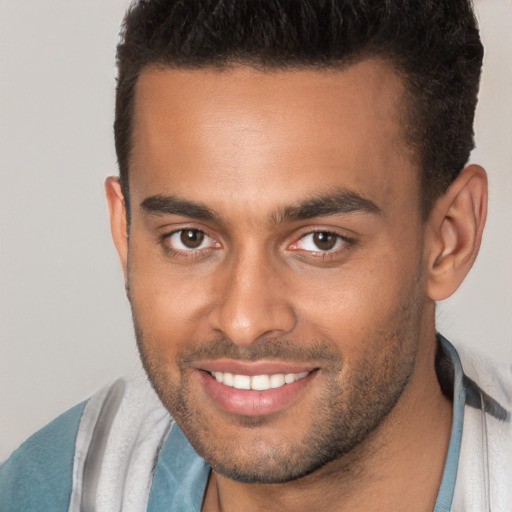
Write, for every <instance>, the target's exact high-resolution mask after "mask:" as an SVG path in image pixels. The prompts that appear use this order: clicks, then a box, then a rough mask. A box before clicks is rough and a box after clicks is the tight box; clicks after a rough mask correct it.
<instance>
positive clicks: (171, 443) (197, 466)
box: [147, 423, 210, 512]
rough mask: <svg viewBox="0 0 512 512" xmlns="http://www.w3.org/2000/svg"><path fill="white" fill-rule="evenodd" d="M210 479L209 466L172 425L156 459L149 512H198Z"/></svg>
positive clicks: (177, 428) (175, 426) (176, 427)
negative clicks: (166, 511)
mask: <svg viewBox="0 0 512 512" xmlns="http://www.w3.org/2000/svg"><path fill="white" fill-rule="evenodd" d="M209 475H210V466H209V465H208V464H206V462H205V461H204V459H203V458H202V457H200V456H199V455H198V454H197V453H196V451H195V450H194V449H193V448H192V446H191V445H190V443H189V442H188V439H187V438H186V437H185V435H184V434H183V432H182V431H181V430H180V428H179V427H178V425H177V424H176V423H173V425H172V427H171V431H170V432H169V435H168V436H167V439H166V440H165V442H164V445H163V447H162V450H161V451H160V455H159V457H158V462H157V466H156V469H155V473H154V476H153V484H152V486H151V493H150V495H149V501H148V508H147V510H148V512H162V511H164V510H168V511H172V512H200V511H201V506H202V503H203V496H204V492H205V490H206V484H207V482H208V477H209Z"/></svg>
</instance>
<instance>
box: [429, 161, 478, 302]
mask: <svg viewBox="0 0 512 512" xmlns="http://www.w3.org/2000/svg"><path fill="white" fill-rule="evenodd" d="M486 216H487V175H486V174H485V171H484V169H483V168H482V167H480V166H478V165H468V166H467V167H465V168H464V169H463V170H462V172H461V173H460V174H459V176H458V177H457V178H456V179H455V180H454V181H453V183H452V184H451V185H450V187H449V188H448V190H447V191H446V193H445V194H444V195H443V196H442V197H440V198H439V199H438V201H437V202H436V204H435V206H434V208H433V210H432V212H431V214H430V217H429V220H428V226H427V229H428V235H427V236H428V239H427V240H428V242H427V243H426V245H425V249H426V255H425V256H426V260H425V261H426V262H427V265H428V266H427V272H428V275H427V296H428V297H429V298H431V299H432V300H434V301H438V300H443V299H446V298H447V297H449V296H450V295H451V294H452V293H454V292H455V290H457V288H458V287H459V286H460V284H461V283H462V281H463V280H464V278H465V277H466V275H467V273H468V272H469V270H470V269H471V267H472V265H473V263H474V261H475V259H476V256H477V254H478V250H479V248H480V242H481V240H482V232H483V229H484V225H485V219H486Z"/></svg>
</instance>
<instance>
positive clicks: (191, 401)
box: [127, 60, 424, 482]
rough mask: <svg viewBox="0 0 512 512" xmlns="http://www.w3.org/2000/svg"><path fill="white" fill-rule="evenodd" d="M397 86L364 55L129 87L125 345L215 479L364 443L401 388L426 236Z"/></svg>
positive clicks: (267, 473)
mask: <svg viewBox="0 0 512 512" xmlns="http://www.w3.org/2000/svg"><path fill="white" fill-rule="evenodd" d="M402 93H403V88H402V84H401V82H400V80H399V79H398V78H397V76H396V75H395V74H394V73H393V72H392V70H391V68H389V67H388V66H387V65H386V64H384V63H382V62H380V61H376V60H368V61H364V62H362V63H359V64H356V65H353V66H351V67H348V68H346V69H345V70H342V71H341V70H340V71H314V70H301V71H276V72H268V73H264V72H260V71H256V70H253V69H250V68H244V67H239V68H235V69H231V70H226V71H218V70H193V71H188V70H170V69H164V70H147V71H145V72H144V73H143V74H142V75H141V77H140V79H139V83H138V86H137V91H136V106H135V116H134V144H133V152H132V160H131V165H130V199H131V204H132V215H131V227H130V239H129V246H128V247H129V254H128V265H127V267H128V268H127V274H128V276H127V277H128V285H129V296H130V300H131V305H132V309H133V317H134V323H135V328H136V333H137V340H138V344H139V348H140V352H141V355H142V359H143V362H144V365H145V368H146V370H147V372H148V374H149V377H150V379H151V381H152V383H153V385H154V387H155V389H156V390H157V392H158V394H159V396H160V398H161V399H162V401H163V403H164V404H165V405H166V407H167V408H168V409H169V411H170V412H171V414H172V415H173V416H174V418H175V419H176V421H177V422H178V424H179V425H180V427H181V428H182V430H183V431H184V433H185V434H186V435H187V436H188V438H189V439H190V441H191V442H192V444H193V445H194V447H195V448H196V450H197V451H198V452H199V453H200V454H201V455H202V456H203V457H205V459H206V460H207V461H208V462H209V463H210V464H211V465H212V467H213V468H214V469H215V470H216V471H217V472H219V473H221V474H223V475H225V476H228V477H230V478H233V479H236V480H240V481H249V482H282V481H287V480H290V479H293V478H297V477H299V476H301V475H304V474H307V473H310V472H312V471H314V470H315V469H318V468H319V467H321V466H323V465H324V464H325V463H327V462H329V461H331V460H334V459H336V458H338V457H339V456H340V455H342V454H344V453H346V452H348V451H350V450H351V449H352V448H353V447H354V446H356V445H358V444H359V443H361V441H363V440H364V439H366V438H367V436H368V434H369V433H370V432H372V431H373V430H374V429H375V428H376V427H378V426H379V425H381V424H382V423H383V421H385V418H386V416H387V414H388V413H389V412H390V410H392V409H393V407H394V406H395V404H396V403H397V401H399V400H400V397H401V396H402V392H403V390H404V388H407V386H408V385H409V384H408V382H409V381H410V378H411V375H413V374H414V372H415V368H416V367H415V364H416V353H417V347H418V343H419V340H420V338H421V336H422V325H421V317H422V311H423V294H424V278H423V270H422V245H423V228H422V222H421V218H420V208H419V195H420V194H419V182H420V180H419V172H418V170H417V168H416V167H415V165H414V164H413V163H412V162H413V159H412V158H411V156H410V154H409V152H408V149H407V147H406V145H405V144H404V142H403V141H402V137H401V136H402V131H401V130H402V126H401V118H400V109H401V108H402V104H401V101H402V100H401V99H402ZM247 388H249V389H247Z"/></svg>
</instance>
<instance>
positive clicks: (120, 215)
mask: <svg viewBox="0 0 512 512" xmlns="http://www.w3.org/2000/svg"><path fill="white" fill-rule="evenodd" d="M105 193H106V196H107V204H108V211H109V214H110V229H111V232H112V238H113V240H114V245H115V246H116V249H117V253H118V255H119V259H120V261H121V266H122V268H123V273H124V277H125V281H126V278H127V272H126V270H127V261H128V231H127V219H126V207H125V202H124V197H123V193H122V191H121V185H120V183H119V179H118V178H117V177H115V176H110V177H109V178H107V179H106V181H105Z"/></svg>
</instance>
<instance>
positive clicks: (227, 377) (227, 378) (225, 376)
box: [215, 372, 233, 387]
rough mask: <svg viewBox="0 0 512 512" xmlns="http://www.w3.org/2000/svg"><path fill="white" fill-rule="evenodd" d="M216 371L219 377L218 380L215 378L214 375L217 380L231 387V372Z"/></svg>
mask: <svg viewBox="0 0 512 512" xmlns="http://www.w3.org/2000/svg"><path fill="white" fill-rule="evenodd" d="M217 373H220V374H221V379H220V380H219V379H218V378H217V376H215V378H216V379H217V380H218V381H219V382H222V383H223V384H226V386H231V387H233V374H232V373H222V372H217Z"/></svg>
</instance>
